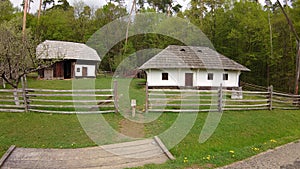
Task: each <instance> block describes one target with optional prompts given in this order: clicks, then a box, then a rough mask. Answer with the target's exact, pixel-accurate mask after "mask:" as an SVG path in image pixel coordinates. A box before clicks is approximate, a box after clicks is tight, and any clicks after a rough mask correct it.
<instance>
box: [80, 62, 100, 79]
mask: <svg viewBox="0 0 300 169" xmlns="http://www.w3.org/2000/svg"><path fill="white" fill-rule="evenodd" d="M83 67H86V68H87V77H96V66H95V65H84V64H75V77H83V74H82V73H83V71H82V70H83Z"/></svg>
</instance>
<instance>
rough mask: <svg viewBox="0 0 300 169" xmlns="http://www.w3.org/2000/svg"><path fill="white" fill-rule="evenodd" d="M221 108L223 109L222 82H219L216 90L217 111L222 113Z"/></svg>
mask: <svg viewBox="0 0 300 169" xmlns="http://www.w3.org/2000/svg"><path fill="white" fill-rule="evenodd" d="M222 109H223V91H222V83H221V84H220V88H219V91H218V112H219V113H222Z"/></svg>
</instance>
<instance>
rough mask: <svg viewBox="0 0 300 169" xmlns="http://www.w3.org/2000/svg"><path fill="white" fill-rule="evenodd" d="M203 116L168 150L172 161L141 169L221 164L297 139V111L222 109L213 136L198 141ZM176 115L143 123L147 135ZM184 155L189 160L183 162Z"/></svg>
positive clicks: (299, 119) (299, 131)
mask: <svg viewBox="0 0 300 169" xmlns="http://www.w3.org/2000/svg"><path fill="white" fill-rule="evenodd" d="M206 117H207V113H199V114H198V117H197V120H196V122H195V125H194V127H193V128H192V130H191V131H190V132H189V134H188V135H187V136H186V137H185V139H184V140H183V141H182V142H181V143H180V144H178V145H177V146H175V147H174V148H172V149H171V153H172V154H173V155H174V156H175V157H176V158H177V159H176V160H175V161H169V162H167V163H166V164H163V165H160V166H157V165H147V166H145V167H141V168H170V169H171V168H185V167H189V166H195V165H197V166H202V167H205V166H210V167H217V166H223V165H226V164H230V163H232V162H235V161H239V160H242V159H245V158H248V157H250V156H252V155H255V154H258V153H260V152H262V151H266V150H268V149H270V148H274V147H276V146H279V145H282V144H285V143H288V142H292V141H295V140H298V139H300V128H299V124H300V111H291V110H289V111H288V110H285V111H284V110H273V111H268V110H264V111H232V112H224V114H223V116H222V119H221V122H220V123H219V125H218V127H217V129H216V131H215V132H214V134H213V135H212V137H211V138H209V139H208V140H207V141H206V142H205V143H203V144H200V143H199V141H198V140H199V135H200V132H201V129H202V127H203V124H204V122H205V119H206ZM176 118H177V114H174V113H164V114H163V115H162V116H161V117H160V118H159V119H158V120H156V121H155V122H152V123H149V124H147V125H146V128H147V132H148V134H149V135H157V134H159V133H161V132H162V131H164V130H165V129H167V128H169V127H170V126H171V125H172V123H173V121H174V120H175V119H176ZM174 134H176V133H174ZM230 151H233V152H234V153H231V152H230ZM185 157H186V158H187V159H188V162H184V158H185Z"/></svg>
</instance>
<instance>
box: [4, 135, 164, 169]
mask: <svg viewBox="0 0 300 169" xmlns="http://www.w3.org/2000/svg"><path fill="white" fill-rule="evenodd" d="M160 144H161V143H159V142H158V141H157V140H156V138H155V139H146V140H139V141H133V142H127V143H119V144H112V145H105V146H99V147H91V148H79V149H35V148H12V149H11V152H10V153H7V154H6V155H8V156H7V157H6V158H5V159H4V160H3V162H2V166H1V162H0V168H3V169H25V168H26V169H54V168H56V169H58V168H59V169H63V168H68V169H69V168H70V169H76V168H82V169H118V168H127V167H137V166H143V165H145V164H151V163H155V164H160V163H164V162H166V161H167V160H168V159H169V157H168V156H167V155H166V153H165V152H164V148H163V147H161V146H163V145H160ZM8 152H9V151H8ZM4 156H5V155H4ZM4 156H3V157H4ZM2 159H3V158H2Z"/></svg>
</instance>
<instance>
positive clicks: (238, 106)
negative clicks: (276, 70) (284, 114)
mask: <svg viewBox="0 0 300 169" xmlns="http://www.w3.org/2000/svg"><path fill="white" fill-rule="evenodd" d="M145 105H146V106H147V107H146V110H147V111H148V112H202V111H219V112H220V111H224V110H272V109H284V110H286V109H290V110H294V109H300V95H292V94H284V93H279V92H274V91H273V87H272V86H270V87H269V88H268V90H267V91H242V90H227V89H224V88H222V87H221V86H220V87H219V89H218V90H196V89H195V90H192V89H176V90H174V89H148V88H146V104H145Z"/></svg>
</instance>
